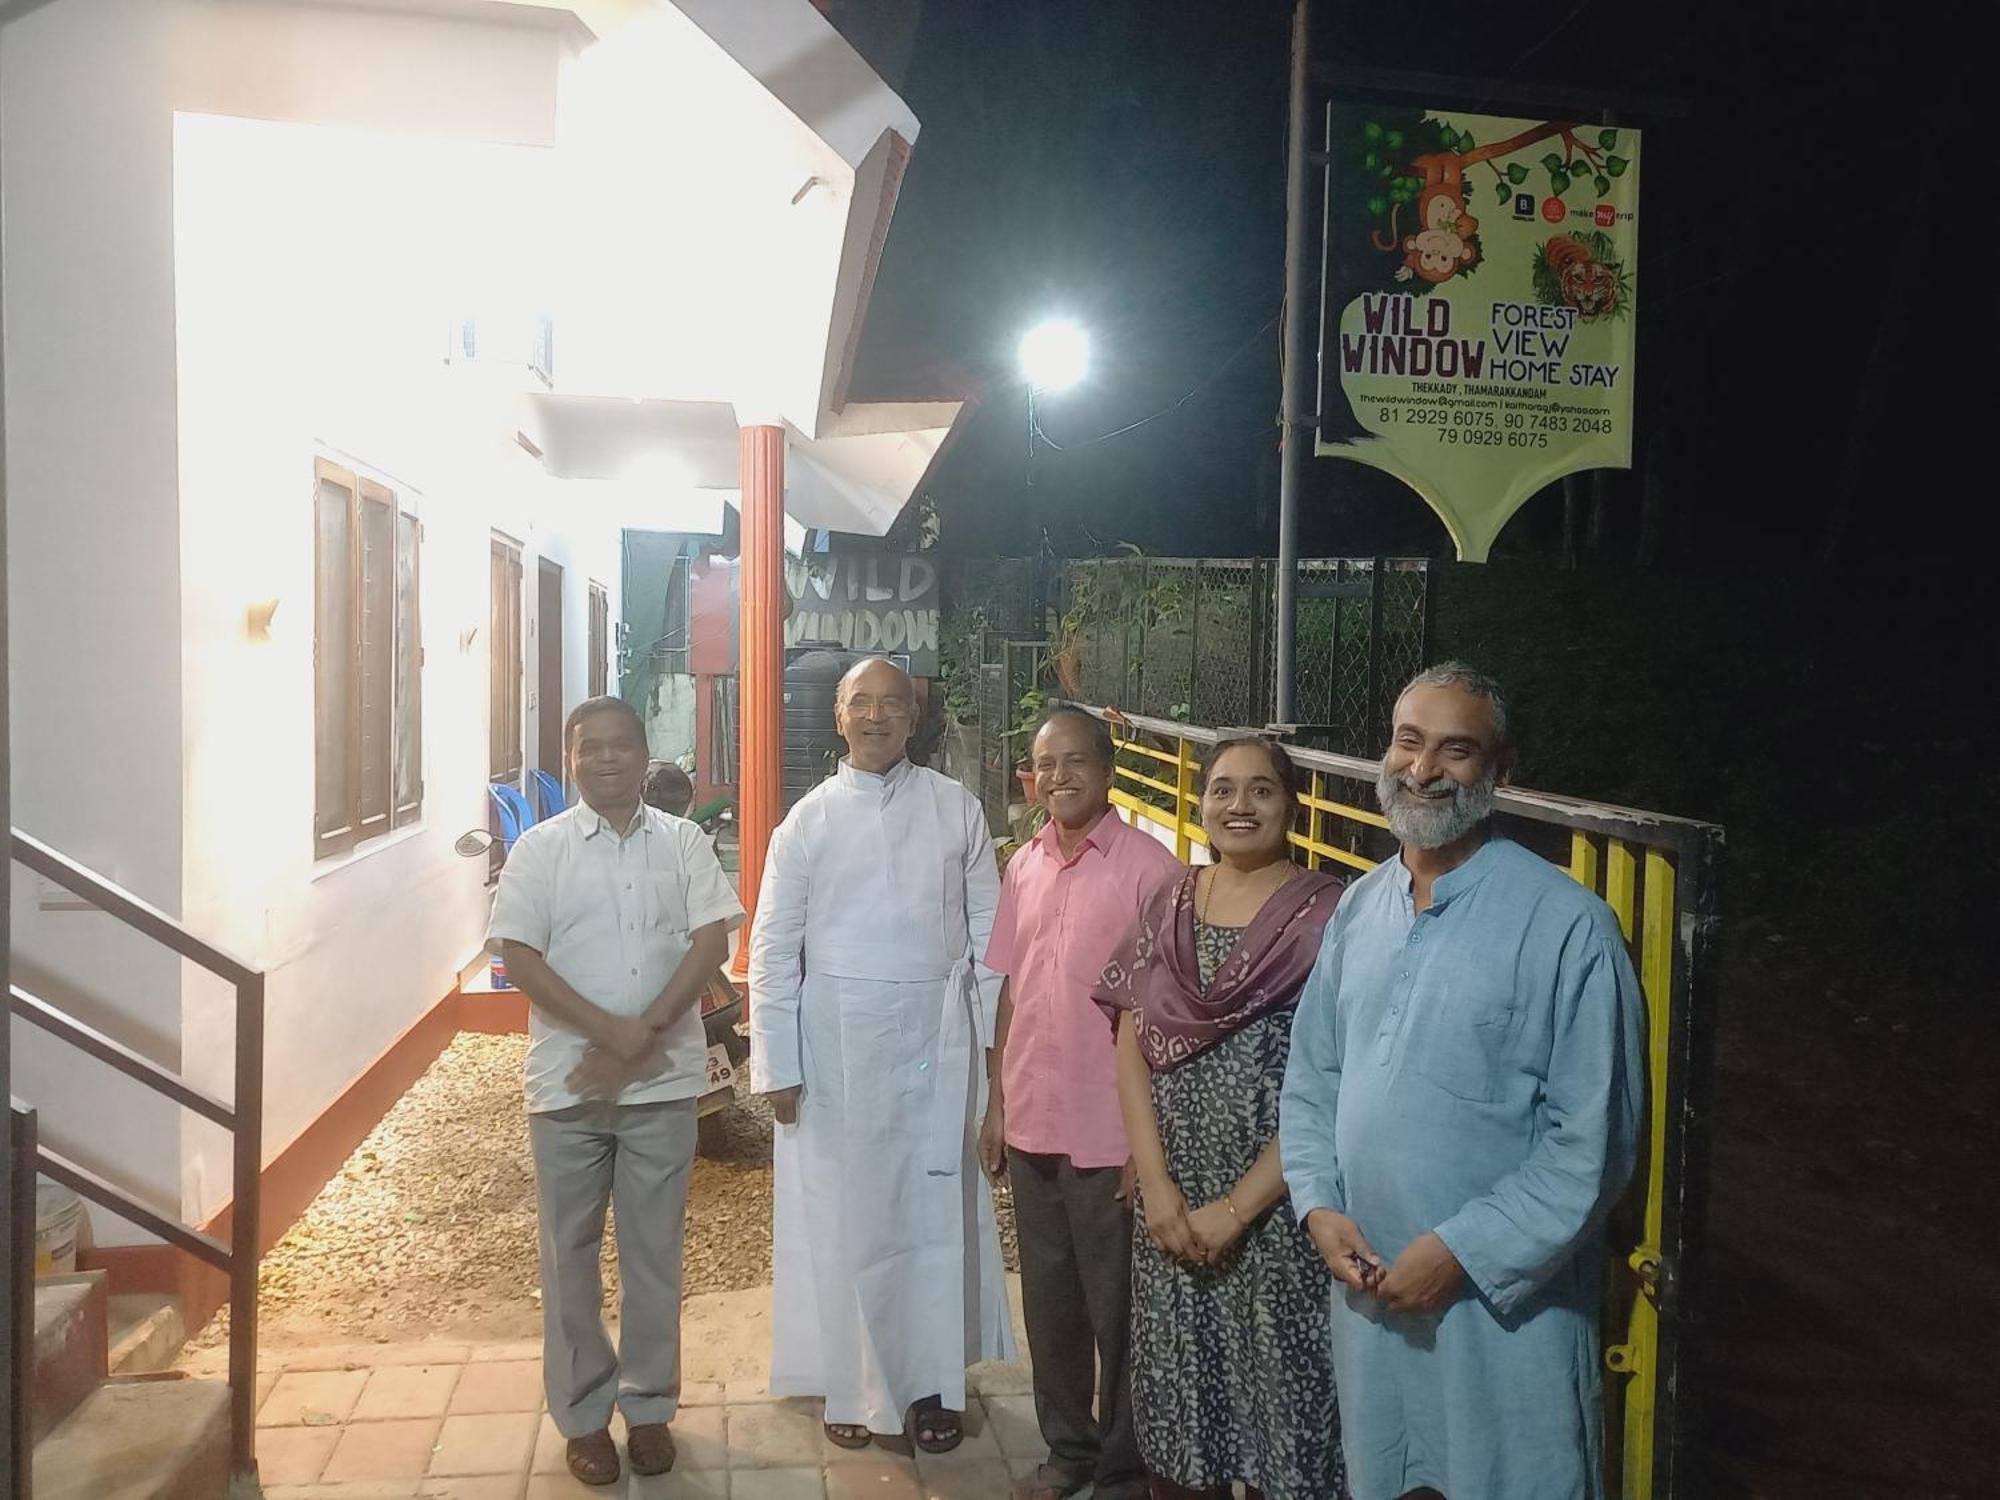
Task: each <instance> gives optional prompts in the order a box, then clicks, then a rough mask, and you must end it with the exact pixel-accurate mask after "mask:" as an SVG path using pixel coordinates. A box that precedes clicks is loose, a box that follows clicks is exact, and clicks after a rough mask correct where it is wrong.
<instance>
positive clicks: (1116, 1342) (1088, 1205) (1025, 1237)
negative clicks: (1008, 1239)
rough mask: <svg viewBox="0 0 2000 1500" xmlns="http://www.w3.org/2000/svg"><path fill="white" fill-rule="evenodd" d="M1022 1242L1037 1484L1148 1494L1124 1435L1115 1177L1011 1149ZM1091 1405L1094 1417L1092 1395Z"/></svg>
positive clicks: (1128, 1263) (1120, 1229)
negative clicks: (1038, 1445)
mask: <svg viewBox="0 0 2000 1500" xmlns="http://www.w3.org/2000/svg"><path fill="white" fill-rule="evenodd" d="M1007 1177H1008V1180H1009V1181H1011V1182H1012V1183H1013V1185H1014V1224H1015V1228H1016V1230H1017V1233H1018V1237H1019V1240H1020V1253H1021V1313H1022V1320H1023V1322H1025V1323H1026V1325H1027V1329H1028V1353H1029V1356H1030V1358H1031V1359H1032V1361H1033V1365H1034V1380H1035V1417H1036V1419H1037V1420H1038V1421H1039V1422H1040V1423H1041V1428H1042V1440H1043V1441H1044V1442H1046V1443H1047V1444H1048V1445H1049V1458H1048V1462H1047V1463H1046V1464H1044V1465H1043V1466H1042V1472H1041V1475H1040V1476H1039V1482H1040V1483H1042V1484H1050V1485H1055V1486H1056V1487H1057V1488H1059V1489H1063V1490H1066V1491H1074V1490H1078V1489H1081V1488H1082V1487H1083V1486H1084V1485H1085V1484H1094V1485H1095V1486H1096V1488H1095V1490H1094V1491H1093V1492H1092V1493H1093V1494H1095V1495H1097V1496H1101V1497H1103V1500H1125V1497H1127V1496H1143V1495H1144V1494H1145V1493H1146V1466H1145V1462H1144V1460H1142V1459H1141V1458H1140V1457H1139V1441H1138V1438H1137V1436H1136V1435H1135V1434H1134V1432H1133V1430H1132V1377H1131V1368H1130V1365H1129V1364H1128V1362H1127V1360H1126V1347H1127V1334H1128V1329H1129V1325H1130V1317H1131V1305H1132V1211H1131V1208H1130V1206H1129V1205H1127V1204H1124V1203H1120V1202H1119V1201H1118V1200H1117V1198H1116V1197H1115V1196H1114V1195H1115V1194H1116V1193H1117V1191H1118V1177H1119V1169H1118V1168H1117V1167H1086V1168H1082V1169H1078V1168H1077V1167H1076V1165H1075V1164H1074V1163H1072V1162H1071V1161H1070V1159H1069V1158H1068V1157H1067V1156H1043V1155H1040V1154H1037V1153H1031V1152H1027V1151H1016V1150H1014V1149H1013V1147H1011V1146H1010V1147H1008V1149H1007ZM1093 1393H1095V1394H1096V1395H1097V1397H1098V1400H1097V1403H1096V1407H1095V1410H1093V1405H1092V1400H1091V1398H1092V1395H1093Z"/></svg>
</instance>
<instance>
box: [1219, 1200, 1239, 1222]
mask: <svg viewBox="0 0 2000 1500" xmlns="http://www.w3.org/2000/svg"><path fill="white" fill-rule="evenodd" d="M1222 1206H1223V1207H1224V1208H1226V1209H1228V1210H1229V1217H1230V1218H1232V1219H1234V1220H1235V1221H1236V1222H1237V1223H1239V1224H1241V1223H1242V1222H1243V1215H1241V1214H1239V1213H1238V1212H1237V1211H1236V1200H1235V1199H1233V1198H1231V1197H1230V1196H1229V1194H1227V1193H1224V1194H1223V1195H1222Z"/></svg>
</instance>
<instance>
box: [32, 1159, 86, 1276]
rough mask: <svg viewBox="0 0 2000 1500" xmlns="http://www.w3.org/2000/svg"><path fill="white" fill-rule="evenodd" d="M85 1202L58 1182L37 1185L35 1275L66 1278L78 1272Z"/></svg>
mask: <svg viewBox="0 0 2000 1500" xmlns="http://www.w3.org/2000/svg"><path fill="white" fill-rule="evenodd" d="M82 1231H83V1202H82V1200H81V1199H79V1198H78V1197H77V1196H76V1194H75V1193H72V1192H71V1191H70V1190H69V1189H68V1188H66V1187H64V1186H63V1185H62V1184H61V1183H59V1182H37V1183H36V1184H35V1274H36V1275H37V1276H66V1275H68V1274H69V1273H70V1272H71V1271H74V1270H75V1269H76V1246H77V1241H78V1239H79V1238H80V1237H81V1235H82Z"/></svg>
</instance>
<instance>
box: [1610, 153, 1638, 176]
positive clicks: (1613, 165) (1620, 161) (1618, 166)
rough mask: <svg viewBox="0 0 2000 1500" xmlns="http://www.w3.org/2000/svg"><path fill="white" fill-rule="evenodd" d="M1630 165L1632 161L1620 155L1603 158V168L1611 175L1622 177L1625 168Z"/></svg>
mask: <svg viewBox="0 0 2000 1500" xmlns="http://www.w3.org/2000/svg"><path fill="white" fill-rule="evenodd" d="M1631 165H1632V163H1630V162H1629V161H1627V160H1626V159H1625V158H1624V157H1622V156H1607V157H1605V158H1604V170H1605V171H1607V172H1609V173H1610V174H1611V175H1612V176H1613V177H1623V176H1624V175H1625V169H1626V168H1627V167H1629V166H1631Z"/></svg>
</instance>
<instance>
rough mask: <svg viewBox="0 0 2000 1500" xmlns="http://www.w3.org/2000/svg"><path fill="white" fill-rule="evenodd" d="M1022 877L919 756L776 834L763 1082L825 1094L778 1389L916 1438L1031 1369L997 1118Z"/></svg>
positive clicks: (790, 1196) (969, 806) (755, 1062)
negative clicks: (971, 1377)
mask: <svg viewBox="0 0 2000 1500" xmlns="http://www.w3.org/2000/svg"><path fill="white" fill-rule="evenodd" d="M999 892H1000V878H999V872H998V869H997V868H996V866H995V863H994V858H993V844H992V840H991V839H990V838H988V836H987V833H986V818H985V814H984V813H983V812H982V810H981V809H980V806H979V804H978V802H977V801H976V800H975V799H974V798H973V797H972V795H971V794H970V793H969V792H967V791H966V790H965V789H964V788H963V787H961V786H960V785H959V784H958V783H957V782H955V781H953V780H951V779H950V778H949V777H945V776H941V775H939V774H938V773H936V772H935V771H930V770H926V769H924V768H922V767H920V766H913V765H911V764H910V763H909V762H908V761H902V762H899V763H898V764H897V765H895V766H894V767H892V768H891V769H890V770H889V771H888V772H887V773H886V774H884V775H879V776H878V775H874V774H871V773H869V772H867V771H857V770H855V769H854V768H853V767H852V766H850V765H848V764H847V763H846V762H844V761H843V762H842V763H841V766H840V769H839V772H838V774H837V775H836V776H835V777H834V778H833V779H831V780H829V781H827V782H825V783H823V784H822V785H820V786H819V787H817V788H816V789H814V790H813V791H812V792H811V793H809V794H808V795H807V796H805V797H804V798H802V799H801V800H800V802H799V804H798V805H797V806H796V807H794V808H793V809H792V811H791V813H790V814H789V815H788V816H787V817H786V819H785V821H784V823H783V825H782V826H780V827H779V829H778V831H777V833H776V834H775V835H774V836H773V838H772V840H771V846H770V852H769V854H768V856H767V857H766V862H765V867H764V880H763V886H762V889H761V890H760V891H759V893H758V901H757V926H756V933H755V935H754V937H753V938H752V940H751V949H750V955H751V956H750V995H751V1009H750V1015H751V1048H750V1057H751V1062H750V1069H751V1086H752V1087H753V1088H754V1089H755V1090H756V1091H757V1092H758V1093H769V1092H772V1091H774V1090H777V1089H784V1088H790V1087H792V1086H794V1085H800V1084H802V1085H803V1086H804V1091H803V1094H802V1096H801V1098H800V1101H799V1115H798V1123H797V1124H796V1125H780V1126H779V1127H778V1128H777V1142H776V1149H775V1156H776V1163H775V1165H776V1172H775V1184H774V1198H775V1202H774V1204H773V1222H772V1251H773V1253H772V1262H773V1264H772V1317H771V1334H772V1356H771V1390H772V1393H773V1394H775V1395H783V1396H824V1397H825V1398H826V1415H825V1420H826V1421H828V1422H834V1423H853V1424H855V1425H860V1426H866V1427H868V1428H869V1429H870V1430H872V1431H875V1432H882V1433H892V1432H901V1431H902V1430H903V1418H904V1413H905V1411H906V1410H907V1409H908V1407H909V1406H910V1404H911V1403H912V1402H914V1401H917V1400H918V1399H920V1398H922V1397H924V1396H929V1395H932V1394H935V1395H937V1396H938V1397H940V1399H941V1400H942V1402H943V1404H944V1406H945V1407H946V1408H947V1409H948V1410H963V1409H964V1406H965V1368H966V1366H967V1365H968V1364H970V1363H972V1362H974V1361H977V1360H981V1359H1008V1358H1012V1357H1013V1352H1014V1339H1013V1333H1012V1324H1011V1320H1010V1318H1009V1316H1008V1311H1007V1291H1006V1284H1005V1282H1004V1281H1003V1280H1002V1279H1001V1269H1000V1241H999V1236H998V1234H997V1233H996V1232H995V1229H994V1224H993V1199H992V1195H991V1192H990V1190H989V1188H988V1187H987V1184H986V1179H985V1178H984V1177H983V1176H982V1175H981V1174H980V1172H979V1169H978V1165H977V1161H976V1159H975V1156H974V1151H973V1144H974V1142H973V1136H974V1129H973V1126H974V1122H975V1121H976V1120H977V1119H978V1118H979V1116H980V1114H981V1112H983V1111H984V1109H985V1106H986V1067H985V1053H986V1049H987V1048H988V1047H989V1046H991V1045H992V1040H993V1016H994V1004H995V1001H996V999H997V994H998V990H999V979H998V977H997V976H996V975H994V974H992V973H991V972H990V971H988V970H987V969H985V968H984V967H983V966H980V965H978V964H976V963H975V960H974V955H976V954H983V953H984V952H985V951H986V941H987V938H988V936H989V935H990V933H991V930H992V926H993V908H994V905H995V903H996V902H997V901H998V899H999Z"/></svg>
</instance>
